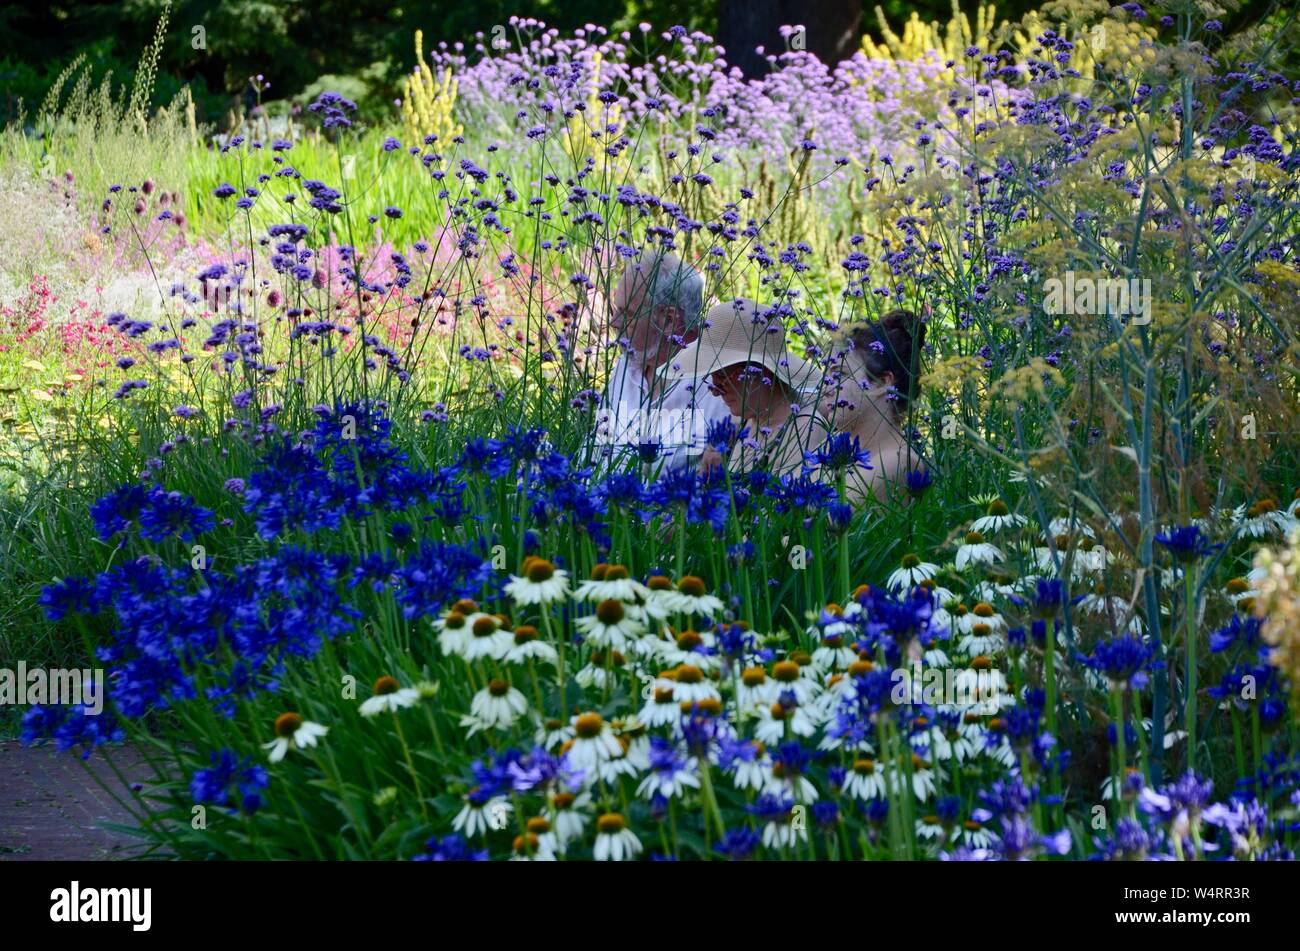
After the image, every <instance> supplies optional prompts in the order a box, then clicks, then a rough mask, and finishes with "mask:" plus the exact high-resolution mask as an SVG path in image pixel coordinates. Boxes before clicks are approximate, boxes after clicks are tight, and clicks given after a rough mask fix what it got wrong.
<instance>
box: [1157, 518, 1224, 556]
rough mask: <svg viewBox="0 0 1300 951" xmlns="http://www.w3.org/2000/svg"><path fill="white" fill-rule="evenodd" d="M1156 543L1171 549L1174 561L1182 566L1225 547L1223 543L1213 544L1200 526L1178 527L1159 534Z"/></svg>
mask: <svg viewBox="0 0 1300 951" xmlns="http://www.w3.org/2000/svg"><path fill="white" fill-rule="evenodd" d="M1156 541H1158V542H1159V543H1160V544H1161V545H1164V546H1165V548H1167V549H1169V553H1170V554H1171V555H1172V556H1173V558H1174V561H1176V562H1178V563H1180V564H1189V563H1191V562H1194V561H1196V560H1197V559H1199V558H1204V557H1206V556H1207V555H1212V554H1214V553H1215V552H1216V551H1218V550H1219V549H1220V548H1222V547H1223V545H1222V543H1220V544H1214V543H1212V542H1211V541H1210V540H1209V538H1207V537H1206V535H1205V532H1204V531H1203V530H1202V529H1201V526H1199V525H1176V526H1174V527H1173V528H1170V529H1167V530H1165V531H1163V532H1160V533H1158V534H1157V535H1156Z"/></svg>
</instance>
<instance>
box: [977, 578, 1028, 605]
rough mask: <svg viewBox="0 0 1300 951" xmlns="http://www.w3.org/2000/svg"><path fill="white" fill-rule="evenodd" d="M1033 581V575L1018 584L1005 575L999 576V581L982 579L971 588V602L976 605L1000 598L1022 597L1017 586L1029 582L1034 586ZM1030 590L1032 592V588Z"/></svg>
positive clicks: (1022, 579)
mask: <svg viewBox="0 0 1300 951" xmlns="http://www.w3.org/2000/svg"><path fill="white" fill-rule="evenodd" d="M1032 579H1033V576H1032V575H1026V576H1025V577H1024V578H1021V579H1019V581H1018V582H1017V581H1016V579H1013V578H1008V577H1007V576H1005V575H1001V576H999V577H998V578H997V580H990V579H988V578H984V579H981V580H980V581H978V582H976V583H975V585H973V586H972V587H971V589H970V601H971V602H972V603H974V602H976V601H996V600H997V599H998V598H1011V597H1020V596H1021V592H1019V591H1017V590H1016V584H1020V585H1023V584H1024V583H1025V582H1026V581H1028V582H1029V583H1030V584H1031V585H1032V584H1033V580H1032ZM1013 582H1014V583H1013ZM1030 590H1031V591H1032V588H1031V589H1030Z"/></svg>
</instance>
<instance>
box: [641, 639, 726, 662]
mask: <svg viewBox="0 0 1300 951" xmlns="http://www.w3.org/2000/svg"><path fill="white" fill-rule="evenodd" d="M646 640H647V639H646V638H642V639H641V642H640V643H642V644H644V643H646ZM661 643H662V645H663V646H661V647H659V648H658V655H659V657H660V658H661V659H662V660H663V662H664V663H665V664H673V665H679V664H692V665H694V666H695V667H699V668H700V669H701V670H705V671H709V672H712V671H715V670H718V669H719V668H721V667H722V657H721V655H720V654H718V653H717V652H716V651H715V650H714V645H715V644H716V643H717V639H716V638H715V637H714V636H713V633H712V632H711V631H710V632H700V631H695V630H691V629H690V628H687V629H686V630H684V631H682V632H681V633H679V634H677V636H676V638H675V639H674V640H671V641H664V642H661Z"/></svg>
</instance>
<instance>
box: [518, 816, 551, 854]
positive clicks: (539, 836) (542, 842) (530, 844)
mask: <svg viewBox="0 0 1300 951" xmlns="http://www.w3.org/2000/svg"><path fill="white" fill-rule="evenodd" d="M524 828H525V831H524V832H523V833H522V834H520V835H517V836H515V841H514V843H513V854H512V855H511V856H510V861H512V862H554V861H555V860H556V858H555V853H556V852H559V851H560V840H559V838H558V837H557V836H556V834H555V833H554V832H553V831H552V830H551V823H550V820H549V819H546V818H545V817H544V816H533V817H532V818H530V819H529V820H528V823H527V824H526V825H525V827H524Z"/></svg>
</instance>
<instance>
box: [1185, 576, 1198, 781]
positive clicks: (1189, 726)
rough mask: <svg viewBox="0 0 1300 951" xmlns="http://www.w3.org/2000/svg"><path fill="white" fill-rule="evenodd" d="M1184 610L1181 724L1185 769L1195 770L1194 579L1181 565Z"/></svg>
mask: <svg viewBox="0 0 1300 951" xmlns="http://www.w3.org/2000/svg"><path fill="white" fill-rule="evenodd" d="M1183 591H1184V592H1185V600H1184V604H1183V607H1184V610H1185V612H1186V614H1187V621H1186V624H1187V635H1186V636H1187V671H1186V674H1185V678H1186V683H1185V689H1184V692H1185V694H1186V695H1185V697H1184V698H1183V722H1184V729H1185V730H1187V768H1188V769H1195V768H1196V579H1195V578H1194V577H1193V576H1192V566H1191V564H1186V565H1183Z"/></svg>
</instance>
